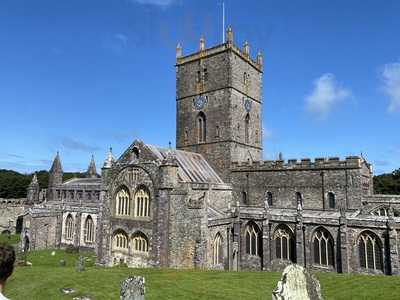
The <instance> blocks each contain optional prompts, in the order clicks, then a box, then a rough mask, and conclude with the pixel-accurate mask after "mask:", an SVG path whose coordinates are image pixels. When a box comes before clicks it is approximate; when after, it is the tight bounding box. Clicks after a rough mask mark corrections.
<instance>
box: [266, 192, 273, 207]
mask: <svg viewBox="0 0 400 300" xmlns="http://www.w3.org/2000/svg"><path fill="white" fill-rule="evenodd" d="M265 198H266V199H265V200H266V201H267V203H268V206H272V205H273V203H274V199H273V195H272V193H271V192H267V193H266V194H265Z"/></svg>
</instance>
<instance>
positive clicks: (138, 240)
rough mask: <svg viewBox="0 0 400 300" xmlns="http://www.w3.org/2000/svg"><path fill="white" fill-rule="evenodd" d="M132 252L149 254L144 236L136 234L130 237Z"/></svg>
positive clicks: (139, 233)
mask: <svg viewBox="0 0 400 300" xmlns="http://www.w3.org/2000/svg"><path fill="white" fill-rule="evenodd" d="M132 251H134V252H144V253H147V252H149V243H148V241H147V238H146V236H145V235H144V234H143V233H141V232H138V233H136V234H135V235H134V236H133V237H132Z"/></svg>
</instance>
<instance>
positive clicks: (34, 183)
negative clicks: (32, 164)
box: [29, 173, 39, 186]
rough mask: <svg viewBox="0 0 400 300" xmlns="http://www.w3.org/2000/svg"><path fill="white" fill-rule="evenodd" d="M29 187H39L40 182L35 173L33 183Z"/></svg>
mask: <svg viewBox="0 0 400 300" xmlns="http://www.w3.org/2000/svg"><path fill="white" fill-rule="evenodd" d="M29 185H30V186H36V185H39V181H38V179H37V176H36V173H33V177H32V181H31V183H30V184H29Z"/></svg>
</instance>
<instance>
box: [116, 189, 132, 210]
mask: <svg viewBox="0 0 400 300" xmlns="http://www.w3.org/2000/svg"><path fill="white" fill-rule="evenodd" d="M130 212H131V200H130V197H129V193H128V192H127V191H126V190H125V189H121V190H120V191H119V192H118V193H117V195H116V199H115V215H116V216H129V215H130V214H131V213H130Z"/></svg>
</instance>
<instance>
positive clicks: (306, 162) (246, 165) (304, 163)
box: [231, 156, 364, 171]
mask: <svg viewBox="0 0 400 300" xmlns="http://www.w3.org/2000/svg"><path fill="white" fill-rule="evenodd" d="M363 162H364V160H363V159H362V158H361V157H359V156H348V157H346V158H345V159H344V160H341V159H340V158H339V157H329V158H315V159H314V160H311V159H310V158H303V159H300V160H297V159H288V160H286V161H285V160H264V161H244V162H243V161H242V162H240V161H239V162H233V163H232V165H231V168H232V171H242V170H249V169H251V170H254V171H256V170H257V171H278V170H283V171H285V170H310V169H311V170H313V169H314V170H319V169H359V168H361V167H362V163H363Z"/></svg>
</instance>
